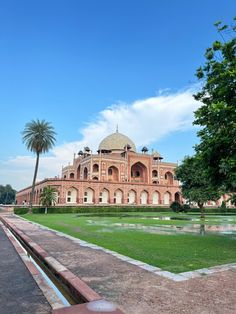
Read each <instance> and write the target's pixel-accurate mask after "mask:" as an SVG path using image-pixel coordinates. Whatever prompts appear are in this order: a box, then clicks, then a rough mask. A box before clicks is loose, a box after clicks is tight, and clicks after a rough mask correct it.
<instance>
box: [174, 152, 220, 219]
mask: <svg viewBox="0 0 236 314" xmlns="http://www.w3.org/2000/svg"><path fill="white" fill-rule="evenodd" d="M175 175H176V178H177V179H178V180H180V182H181V189H182V194H183V196H184V198H185V199H187V200H188V201H190V202H196V203H197V204H198V207H199V208H200V210H201V218H204V216H205V213H204V207H203V205H204V203H205V202H207V201H210V200H213V201H214V200H217V199H219V197H220V195H219V192H218V190H216V189H215V188H214V187H212V185H211V184H209V180H208V176H207V172H206V171H205V169H204V168H203V167H202V161H201V158H198V156H197V155H196V156H194V157H188V156H187V157H185V158H184V160H183V162H182V164H181V165H180V166H178V167H177V168H176V169H175Z"/></svg>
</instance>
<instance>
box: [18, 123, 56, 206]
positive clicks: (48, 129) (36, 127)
mask: <svg viewBox="0 0 236 314" xmlns="http://www.w3.org/2000/svg"><path fill="white" fill-rule="evenodd" d="M22 135H23V142H24V143H25V144H26V147H27V149H28V150H30V151H31V152H34V153H35V154H36V164H35V170H34V177H33V183H32V191H31V194H30V208H32V204H33V196H34V190H35V182H36V177H37V173H38V165H39V156H40V154H42V153H46V152H48V151H49V149H51V148H52V147H53V146H54V144H55V141H56V139H55V135H56V133H55V131H54V128H53V126H52V125H51V124H50V123H49V122H47V121H45V120H42V121H40V120H38V119H37V120H32V121H30V122H28V123H26V125H25V129H24V131H23V132H22Z"/></svg>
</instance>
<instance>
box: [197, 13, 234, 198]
mask: <svg viewBox="0 0 236 314" xmlns="http://www.w3.org/2000/svg"><path fill="white" fill-rule="evenodd" d="M233 23H235V19H234V22H233ZM215 26H216V28H217V31H218V32H219V34H220V36H221V41H215V42H214V43H213V44H212V46H211V47H210V48H208V49H207V50H206V53H205V57H206V61H205V64H204V66H202V67H200V68H199V69H198V70H197V73H196V75H197V77H198V79H199V80H201V81H202V82H203V87H202V89H201V90H200V91H199V92H198V93H197V94H196V95H195V99H197V100H199V101H201V102H202V103H203V104H202V106H201V107H200V108H199V109H198V110H197V111H196V112H195V121H194V124H196V125H199V126H201V129H200V131H199V132H198V136H199V138H200V143H199V144H198V145H197V146H196V147H195V150H196V153H197V155H198V156H199V158H201V160H202V166H203V167H204V169H205V171H206V174H207V177H208V180H209V183H210V184H211V185H212V186H213V187H215V189H220V190H222V191H223V192H224V193H230V192H233V193H234V192H236V108H235V106H236V38H235V31H236V26H234V25H232V26H230V27H229V26H227V25H222V24H221V22H217V23H215Z"/></svg>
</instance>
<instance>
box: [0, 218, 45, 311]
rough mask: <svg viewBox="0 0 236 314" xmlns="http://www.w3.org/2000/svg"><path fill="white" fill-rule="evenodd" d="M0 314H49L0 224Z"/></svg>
mask: <svg viewBox="0 0 236 314" xmlns="http://www.w3.org/2000/svg"><path fill="white" fill-rule="evenodd" d="M0 313H2V314H16V313H18V314H28V313H36V314H47V313H51V306H50V305H49V304H48V302H47V300H46V298H45V297H44V295H43V293H42V291H41V290H40V289H39V287H38V286H37V284H36V282H35V281H34V279H33V277H32V276H31V274H30V273H29V271H28V270H27V268H26V267H25V265H24V263H23V262H22V260H21V258H20V256H19V255H18V253H17V252H16V250H15V249H14V247H13V245H12V243H11V242H10V241H9V239H8V237H7V236H6V234H5V232H4V231H3V227H2V225H1V223H0Z"/></svg>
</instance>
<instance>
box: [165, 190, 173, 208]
mask: <svg viewBox="0 0 236 314" xmlns="http://www.w3.org/2000/svg"><path fill="white" fill-rule="evenodd" d="M170 203H171V194H170V192H169V191H167V192H165V194H164V205H169V204H170Z"/></svg>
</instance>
